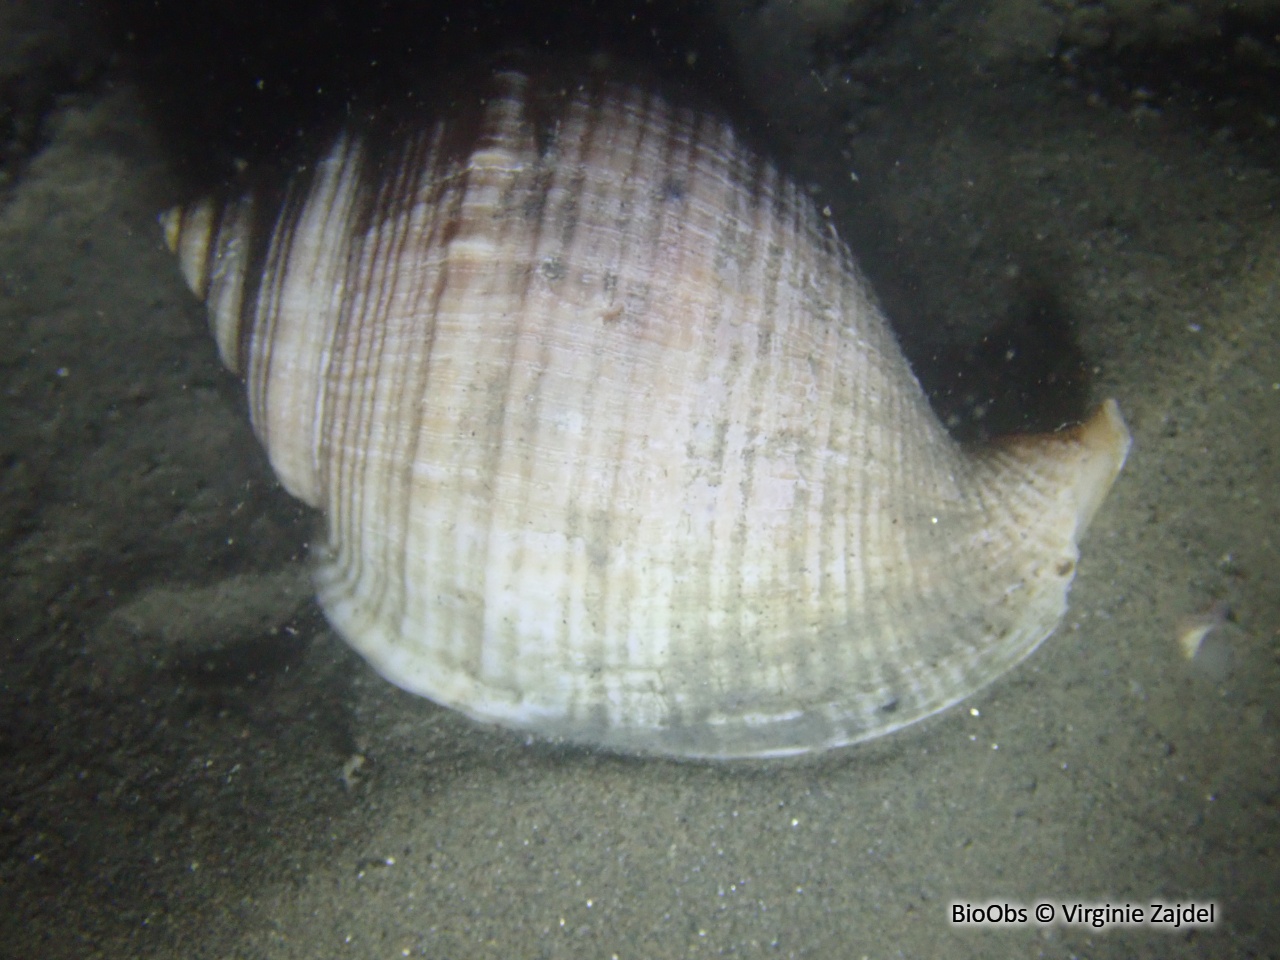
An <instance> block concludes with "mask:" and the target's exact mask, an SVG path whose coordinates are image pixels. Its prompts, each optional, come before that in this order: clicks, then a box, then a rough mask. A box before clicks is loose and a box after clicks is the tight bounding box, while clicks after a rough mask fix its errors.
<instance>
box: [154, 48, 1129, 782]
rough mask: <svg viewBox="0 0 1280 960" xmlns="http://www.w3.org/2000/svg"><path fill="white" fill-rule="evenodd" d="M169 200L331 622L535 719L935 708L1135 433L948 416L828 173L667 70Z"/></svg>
mask: <svg viewBox="0 0 1280 960" xmlns="http://www.w3.org/2000/svg"><path fill="white" fill-rule="evenodd" d="M163 224H164V229H165V237H166V240H167V242H168V244H169V247H170V248H171V249H172V250H174V252H175V253H176V254H177V255H178V260H179V263H180V265H181V268H182V272H183V274H184V275H185V277H186V278H187V281H188V283H189V284H190V286H191V288H192V289H193V290H194V291H195V292H196V294H197V295H198V296H201V297H203V298H204V299H205V300H206V301H207V303H208V306H209V313H210V325H211V327H212V329H213V332H214V336H215V338H216V339H217V341H218V346H219V350H220V352H221V354H222V357H223V360H224V361H225V362H226V364H227V366H228V367H229V368H231V369H232V370H233V371H236V372H238V373H240V374H241V375H242V376H244V378H245V380H246V383H247V386H248V391H249V398H250V411H251V416H252V418H253V423H254V428H255V430H256V431H257V434H258V436H259V438H260V439H261V440H262V442H263V445H264V447H265V448H266V450H267V452H268V455H269V456H270V458H271V463H272V465H273V467H274V469H275V470H276V472H277V474H278V475H279V476H280V478H281V481H282V482H283V483H284V485H285V487H286V488H287V489H288V490H290V491H291V492H292V493H293V494H295V495H296V496H298V497H299V498H301V499H302V500H304V501H306V502H307V503H309V504H312V505H313V506H316V507H318V508H319V509H320V510H321V511H322V512H323V514H324V517H325V524H326V536H325V544H324V547H323V548H322V549H321V550H320V558H319V560H320V562H319V565H318V572H317V582H318V592H319V598H320V602H321V604H322V606H323V607H324V609H325V612H326V613H327V615H328V616H329V618H330V620H331V621H332V622H333V624H334V625H335V626H336V628H337V629H338V631H339V632H340V633H341V634H342V635H343V636H344V637H345V638H346V639H347V640H348V641H349V642H350V643H351V644H352V645H353V646H354V647H356V648H357V649H358V650H360V651H361V652H362V653H363V654H364V655H365V656H366V657H367V658H368V660H369V661H370V662H371V663H372V664H373V665H374V666H375V667H376V668H377V669H378V670H379V671H380V672H382V673H383V674H384V675H385V676H386V677H387V678H389V679H390V680H392V681H393V682H395V683H397V684H399V685H400V686H402V687H404V688H406V689H408V690H412V691H414V692H417V693H420V694H423V695H425V696H428V697H431V698H432V699H434V700H436V701H437V702H439V703H442V704H445V705H447V706H450V707H454V708H457V709H459V710H462V711H464V712H466V713H467V714H469V715H470V716H472V717H474V718H477V719H479V720H482V721H486V722H494V723H498V724H502V725H505V726H510V727H515V728H519V729H523V730H529V731H533V732H535V733H538V734H540V735H543V736H549V737H562V738H565V739H568V740H572V741H575V742H582V743H587V744H593V745H599V746H602V747H605V748H607V749H611V750H619V751H626V752H636V753H651V754H652V753H657V754H665V755H672V756H684V757H711V758H731V757H763V756H779V755H787V754H797V753H807V752H813V751H818V750H823V749H828V748H831V747H837V746H842V745H845V744H849V743H854V742H857V741H859V740H865V739H868V738H870V737H875V736H879V735H881V734H884V733H887V732H889V731H891V730H894V729H897V728H899V727H902V726H905V725H907V724H909V723H912V722H914V721H916V720H919V719H920V718H922V717H924V716H927V715H929V714H931V713H934V712H936V711H938V710H941V709H943V708H944V707H946V706H948V705H950V704H952V703H955V702H956V701H958V700H960V699H962V698H963V697H965V696H967V695H968V694H970V693H972V692H973V691H974V690H976V689H978V688H979V687H981V686H983V685H985V684H986V683H988V682H990V681H991V680H992V679H994V678H995V677H997V676H999V675H1000V674H1001V673H1002V672H1004V671H1005V670H1007V669H1008V668H1009V667H1011V666H1012V665H1013V664H1014V663H1016V662H1017V661H1018V660H1020V659H1022V658H1023V657H1025V656H1026V655H1027V654H1029V653H1030V652H1031V651H1032V650H1033V649H1035V647H1036V646H1037V645H1038V644H1039V643H1040V642H1041V641H1042V640H1043V639H1044V638H1045V637H1046V636H1048V635H1049V633H1051V632H1052V631H1053V630H1054V629H1055V627H1056V626H1057V624H1058V623H1059V621H1060V620H1061V617H1062V615H1063V612H1064V610H1065V608H1066V597H1067V590H1068V587H1069V585H1070V582H1071V579H1072V577H1073V575H1074V571H1075V565H1076V561H1077V558H1078V549H1077V541H1078V539H1079V537H1080V536H1081V535H1082V534H1083V532H1084V529H1085V527H1086V526H1087V525H1088V524H1089V522H1090V520H1091V519H1092V518H1093V515H1094V513H1095V512H1096V511H1097V509H1098V506H1099V504H1100V503H1101V502H1102V499H1103V498H1104V497H1105V495H1106V492H1107V490H1108V489H1109V488H1110V486H1111V484H1112V481H1113V480H1114V479H1115V477H1116V475H1117V473H1118V472H1119V470H1120V468H1121V465H1122V464H1123V462H1124V458H1125V455H1126V453H1127V450H1128V446H1129V435H1128V432H1127V431H1126V430H1125V427H1124V424H1123V422H1122V421H1121V419H1120V415H1119V412H1118V409H1117V407H1116V405H1115V403H1114V402H1113V401H1107V402H1106V403H1105V404H1103V406H1102V408H1101V410H1099V411H1098V413H1096V414H1095V415H1094V416H1093V417H1092V418H1091V419H1090V420H1088V421H1087V422H1086V423H1084V424H1082V425H1081V426H1079V427H1076V428H1073V429H1069V430H1063V431H1059V432H1057V433H1054V434H1049V435H1046V436H1036V437H1018V438H1011V439H1006V440H1003V441H1000V442H997V443H995V444H993V445H990V446H988V447H985V448H981V449H973V450H971V449H968V448H964V447H962V446H961V445H959V444H958V443H956V442H955V441H954V440H953V439H952V438H951V437H950V436H949V435H948V434H947V432H946V431H945V430H944V429H943V427H942V425H941V424H940V423H939V421H938V420H937V418H936V417H935V416H934V414H933V412H932V410H931V409H930V407H929V405H928V403H927V401H926V399H925V397H924V394H923V392H922V391H921V389H920V386H919V384H918V383H917V382H916V380H915V377H914V376H913V375H912V373H911V370H910V368H909V366H908V365H907V362H906V360H905V359H904V358H903V356H902V354H901V351H900V350H899V348H898V345H897V342H896V340H895V338H894V336H893V333H892V332H891V330H890V328H889V326H888V324H887V323H886V321H885V320H884V318H883V316H882V315H881V313H880V311H879V308H878V307H877V306H876V303H875V300H874V298H873V297H872V295H871V294H870V292H869V291H868V290H867V288H866V286H865V285H864V283H863V281H862V279H861V277H860V275H859V273H858V270H857V268H856V267H855V265H854V262H853V260H852V258H851V256H850V255H849V252H848V250H847V249H846V248H845V247H844V246H843V245H842V244H841V243H840V242H839V241H838V240H837V239H835V238H834V237H833V236H832V235H831V233H830V231H829V230H828V229H827V227H826V225H825V223H824V222H823V220H822V218H821V217H820V216H818V214H817V213H816V211H815V210H814V208H813V205H812V203H811V201H810V200H809V198H808V197H807V195H806V194H805V193H804V191H803V190H800V189H799V188H797V187H796V186H795V184H793V183H792V182H791V181H790V180H788V179H787V178H786V177H784V176H783V175H781V174H780V173H779V172H778V171H777V169H776V168H774V167H773V166H772V165H770V164H769V163H768V162H767V161H764V160H762V159H760V158H759V157H757V156H756V155H755V154H754V153H753V152H752V151H750V150H749V149H748V148H746V147H745V146H744V145H743V143H742V142H741V141H740V140H739V139H738V137H737V136H736V135H735V133H734V131H733V130H732V128H731V127H730V126H729V125H728V124H727V123H726V122H725V121H724V120H722V119H721V118H720V117H718V116H717V115H715V114H714V113H708V112H702V111H697V110H693V109H687V108H683V107H680V106H678V105H675V104H673V103H672V102H670V101H668V100H666V99H665V98H663V97H662V96H660V95H658V94H656V93H654V92H652V91H649V90H647V89H638V88H633V87H627V86H623V85H620V84H612V83H608V82H598V83H587V84H582V85H577V86H569V87H566V86H564V85H547V84H542V83H539V82H538V81H536V80H534V79H531V78H529V77H527V76H525V75H523V74H519V73H514V72H503V73H498V74H497V75H495V77H494V78H493V80H492V82H491V83H490V84H489V87H488V89H487V90H486V91H485V95H483V96H481V97H478V98H477V99H476V102H475V103H474V104H473V105H472V107H471V108H470V112H469V113H468V112H467V111H466V110H464V111H463V115H460V116H455V117H452V118H447V119H444V120H441V121H440V122H438V123H435V124H433V125H430V126H428V127H425V128H420V129H418V130H416V131H413V132H409V133H407V134H404V135H402V136H400V137H398V138H391V139H390V140H388V139H386V138H383V139H379V140H377V146H376V148H375V147H372V146H370V145H369V143H368V142H367V141H364V140H362V139H360V138H358V137H354V136H347V137H343V138H341V139H339V140H338V141H337V142H336V143H335V144H334V145H333V146H332V148H331V149H330V151H329V153H328V154H327V155H326V156H325V157H324V158H323V159H322V160H321V161H320V162H319V163H317V164H316V165H314V166H312V167H311V168H309V169H307V170H305V171H302V172H300V173H299V175H298V176H297V177H295V178H294V180H293V181H292V182H291V183H290V185H289V187H288V189H287V190H286V191H285V192H284V193H283V194H282V195H281V198H280V199H278V200H276V201H273V202H272V203H271V204H267V203H265V202H264V201H263V200H262V199H261V198H259V199H257V200H255V199H253V198H251V197H243V198H239V199H235V200H233V201H231V202H230V203H227V204H214V203H210V202H208V201H205V202H201V203H197V204H193V205H191V206H189V207H184V208H180V209H177V210H174V211H170V212H169V213H168V214H166V215H165V216H164V217H163Z"/></svg>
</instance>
